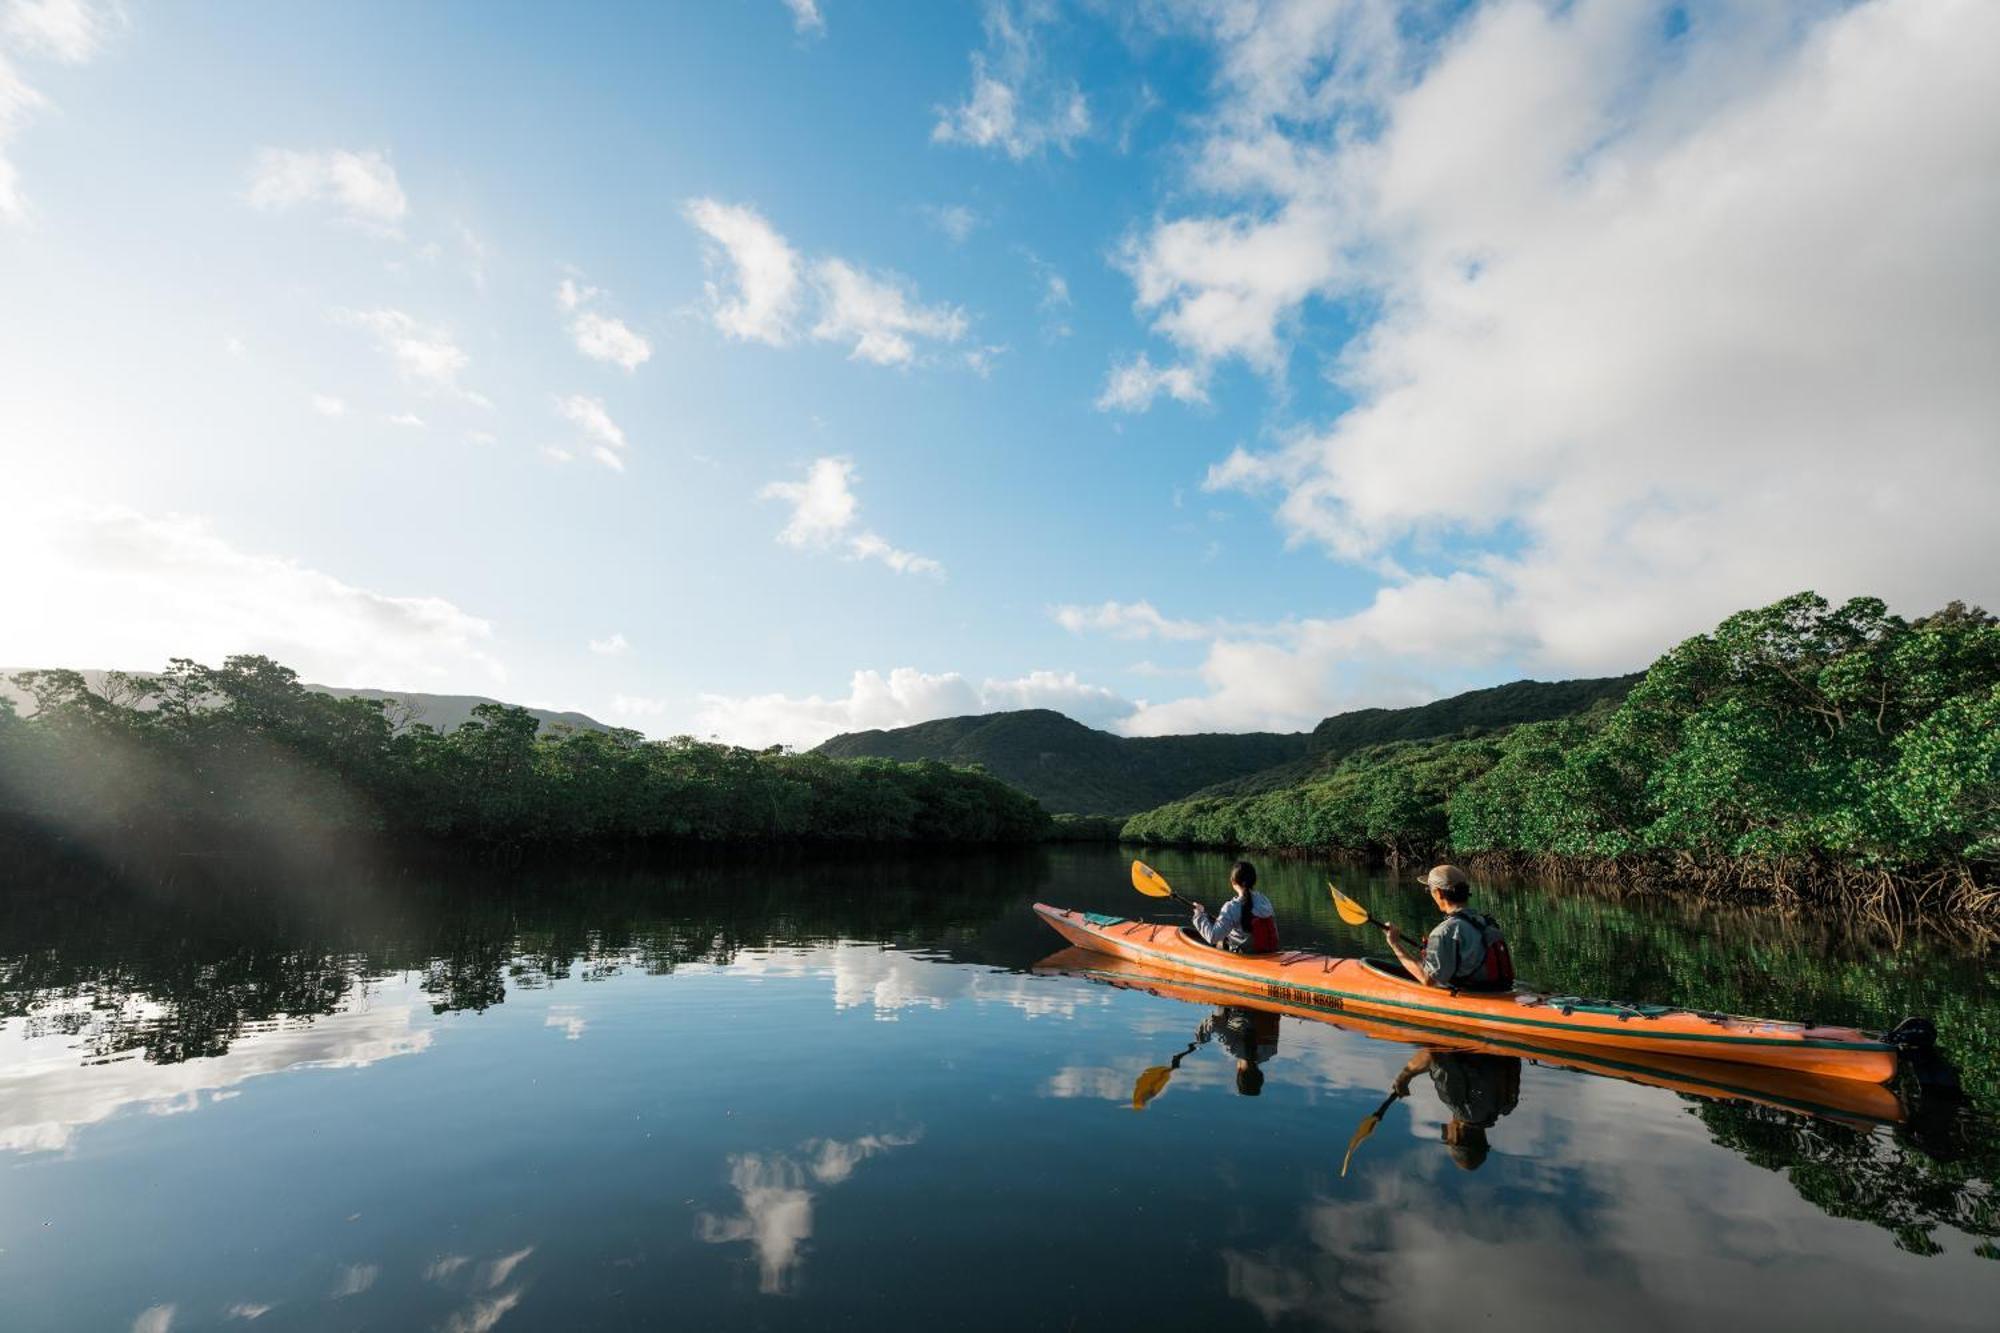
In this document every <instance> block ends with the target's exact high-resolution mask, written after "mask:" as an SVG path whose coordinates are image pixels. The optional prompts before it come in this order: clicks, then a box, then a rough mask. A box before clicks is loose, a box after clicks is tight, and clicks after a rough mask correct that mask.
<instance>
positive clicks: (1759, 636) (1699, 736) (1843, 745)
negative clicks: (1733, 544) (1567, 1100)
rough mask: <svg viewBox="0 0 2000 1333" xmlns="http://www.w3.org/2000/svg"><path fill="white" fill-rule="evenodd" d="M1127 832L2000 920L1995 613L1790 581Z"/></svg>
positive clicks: (1872, 915)
mask: <svg viewBox="0 0 2000 1333" xmlns="http://www.w3.org/2000/svg"><path fill="white" fill-rule="evenodd" d="M1123 837H1124V839H1125V840H1126V841H1128V842H1137V843H1143V844H1156V845H1175V846H1200V847H1218V848H1254V849H1266V850H1273V851H1288V852H1310V853H1312V854H1315V855H1325V854H1334V855H1346V856H1351V857H1357V858H1363V859H1372V860H1382V861H1387V862H1407V861H1416V860H1422V859H1424V858H1426V857H1432V856H1441V857H1451V858H1453V859H1456V860H1459V861H1463V862H1468V863H1471V864H1473V865H1475V866H1478V867H1480V868H1482V869H1486V870H1489V871H1498V870H1504V871H1506V872H1508V873H1513V874H1527V875H1533V876H1538V877H1543V878H1556V879H1577V880H1590V881H1595V882H1600V883H1606V882H1608V883H1613V884H1619V885H1624V886H1629V887H1637V888H1647V889H1666V890H1672V891H1677V892H1691V893H1696V894H1700V895H1704V896H1710V897H1749V898H1758V899H1764V900H1768V901H1775V902H1778V903H1781V904H1787V905H1812V906H1815V907H1824V908H1828V909H1831V910H1835V911H1839V912H1842V913H1844V914H1851V915H1856V916H1860V917H1864V918H1869V919H1872V920H1875V921H1878V922H1881V923H1884V924H1889V925H1897V924H1900V923H1901V922H1902V921H1904V920H1905V919H1910V918H1916V917H1924V918H1927V919H1942V920H1945V921H1947V922H1948V923H1950V924H1953V925H1956V926H1957V927H1959V928H1961V929H1964V930H1967V931H1969V932H1970V933H1973V934H1977V935H1987V936H1990V935H1993V934H2000V623H1996V620H1995V618H1994V617H1993V616H1990V615H1988V614H1987V613H1986V612H1984V611H1983V610H1980V609H1979V608H1976V607H1971V608H1968V607H1966V606H1965V605H1964V604H1962V603H1959V602H1953V603H1952V604H1950V605H1949V606H1947V607H1945V608H1944V609H1943V610H1941V611H1938V612H1936V613H1935V614H1932V615H1928V616H1924V617H1922V618H1920V619H1917V620H1913V621H1905V620H1903V619H1902V618H1900V617H1898V616H1894V615H1891V614H1889V612H1888V610H1887V608H1886V606H1885V605H1884V604H1883V603H1882V602H1880V601H1878V600H1876V599H1874V598H1865V597H1863V598H1855V599H1853V600H1851V601H1849V602H1847V603H1845V604H1843V605H1840V606H1834V605H1831V604H1830V603H1828V602H1827V601H1826V600H1825V599H1824V598H1821V597H1819V596H1817V595H1816V594H1813V593H1800V594H1797V595H1795V596H1792V597H1788V598H1786V599H1784V600H1783V601H1780V602H1776V603H1774V604H1772V605H1771V606H1767V607H1764V608H1761V609H1759V610H1754V611H1744V612H1741V613H1739V614H1737V615H1734V616H1731V617H1730V618H1729V619H1727V620H1725V621H1723V622H1722V624H1721V625H1719V626H1718V627H1717V628H1716V629H1715V630H1713V631H1712V632H1710V633H1707V634H1700V635H1696V636H1695V637H1693V638H1691V639H1688V640H1687V641H1686V642H1684V643H1682V644H1681V645H1679V646H1678V647H1676V648H1675V649H1673V650H1672V651H1671V652H1669V653H1667V654H1666V655H1665V656H1663V657H1661V658H1660V659H1659V660H1658V661H1656V662H1655V663H1654V664H1653V665H1652V667H1651V668H1649V669H1648V670H1647V672H1646V673H1645V675H1644V677H1643V678H1642V679H1641V680H1640V681H1639V682H1638V684H1636V685H1635V686H1634V687H1633V688H1632V690H1631V692H1630V693H1629V694H1627V695H1626V696H1625V697H1624V699H1623V700H1622V701H1621V702H1619V703H1617V704H1615V705H1607V704H1600V705H1598V706H1596V707H1593V708H1592V709H1590V710H1588V711H1586V712H1584V713H1582V714H1580V715H1578V716H1576V717H1572V718H1565V719H1560V720H1556V721H1549V722H1529V723H1522V724H1520V725H1518V726H1514V727H1510V728H1507V729H1505V730H1503V731H1498V732H1494V733H1488V734H1480V735H1462V736H1456V737H1442V738H1438V739H1434V740H1427V741H1405V742H1399V743H1395V744H1390V745H1382V746H1376V747H1373V748H1370V749H1366V750H1360V751H1356V752H1354V753H1352V754H1349V755H1347V756H1345V757H1344V758H1343V759H1341V760H1340V762H1339V763H1337V764H1336V765H1334V766H1333V767H1331V768H1330V769H1329V770H1327V771H1325V772H1322V773H1318V774H1315V775H1313V776H1312V777H1310V778H1308V779H1306V780H1305V781H1302V782H1300V783H1298V784H1297V785H1294V786H1289V787H1284V788H1280V789H1278V790H1273V791H1265V792H1260V793H1255V794H1249V795H1241V796H1196V797H1192V798H1189V799H1186V800H1182V801H1175V802H1171V803H1169V804H1167V805H1163V806H1160V807H1158V808H1157V809H1154V810H1149V811H1146V812H1144V813H1142V814H1138V815H1135V816H1133V817H1132V818H1131V819H1130V820H1128V821H1126V823H1125V826H1124V829H1123Z"/></svg>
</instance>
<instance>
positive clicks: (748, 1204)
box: [695, 1129, 922, 1296]
mask: <svg viewBox="0 0 2000 1333" xmlns="http://www.w3.org/2000/svg"><path fill="white" fill-rule="evenodd" d="M921 1133H922V1130H921V1129H919V1130H917V1131H916V1132H914V1133H911V1134H909V1135H896V1134H870V1135H867V1136H865V1137H863V1138H859V1139H851V1140H846V1141H836V1140H819V1139H815V1140H809V1141H808V1142H806V1143H803V1144H801V1145H800V1146H799V1156H797V1157H794V1156H792V1155H791V1154H788V1153H736V1154H732V1155H731V1156H730V1158H729V1184H730V1188H732V1189H734V1190H735V1191H736V1195H737V1199H738V1207H739V1210H740V1211H738V1212H736V1213H734V1214H719V1213H712V1212H702V1213H699V1214H697V1215H696V1217H695V1236H696V1238H697V1239H699V1240H701V1241H703V1242H705V1243H707V1244H710V1245H728V1244H742V1243H746V1242H747V1243H748V1244H749V1245H750V1247H751V1251H752V1253H754V1254H755V1256H756V1259H757V1290H758V1291H760V1292H762V1293H764V1294H765V1295H767V1296H775V1295H779V1294H782V1293H783V1292H785V1291H787V1290H789V1289H790V1286H791V1282H792V1278H793V1274H794V1270H796V1269H797V1267H798V1265H799V1263H800V1261H801V1259H802V1258H803V1257H804V1256H803V1250H804V1247H805V1243H806V1241H808V1240H810V1239H811V1238H812V1231H813V1199H814V1197H815V1196H816V1195H817V1194H818V1193H820V1192H821V1191H822V1190H824V1189H826V1188H829V1187H831V1186H834V1185H838V1184H840V1183H841V1182H843V1181H845V1180H847V1179H848V1178H849V1177H850V1176H852V1175H853V1174H854V1169H855V1168H856V1167H857V1166H859V1165H860V1164H861V1163H862V1162H865V1161H867V1160H868V1159H869V1158H871V1157H874V1156H877V1155H879V1154H881V1153H885V1152H888V1151H889V1150H890V1149H892V1148H905V1147H908V1146H909V1145H911V1144H913V1143H915V1142H916V1141H917V1138H918V1136H919V1135H920V1134H921Z"/></svg>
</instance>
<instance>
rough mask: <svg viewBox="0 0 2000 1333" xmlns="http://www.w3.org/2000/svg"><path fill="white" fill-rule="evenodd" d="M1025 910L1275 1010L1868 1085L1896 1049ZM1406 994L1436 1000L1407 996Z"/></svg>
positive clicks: (1886, 1069) (1837, 1033)
mask: <svg viewBox="0 0 2000 1333" xmlns="http://www.w3.org/2000/svg"><path fill="white" fill-rule="evenodd" d="M1035 911H1036V913H1037V914H1038V915H1039V916H1041V917H1042V919H1043V920H1045V921H1047V922H1048V923H1049V925H1050V926H1051V927H1053V928H1054V929H1055V931H1056V932H1057V933H1058V934H1060V935H1062V936H1063V938H1065V939H1067V940H1069V942H1070V943H1072V944H1076V945H1079V946H1081V947H1083V948H1094V949H1097V950H1098V951H1100V952H1105V953H1110V954H1112V955H1114V956H1118V957H1124V958H1131V959H1135V960H1138V961H1142V962H1146V963H1150V964H1153V965H1156V966H1160V967H1165V968H1168V969H1170V970H1173V971H1178V972H1186V973H1193V974H1195V975H1198V976H1207V977H1217V978H1226V979H1229V980H1231V981H1233V982H1235V983H1237V984H1238V985H1241V984H1244V983H1249V984H1252V985H1257V986H1261V987H1263V988H1264V990H1265V993H1266V997H1267V998H1269V999H1274V1000H1278V1001H1280V1002H1281V1003H1297V1004H1301V1005H1304V1006H1306V1007H1310V1008H1321V1009H1333V1010H1348V1009H1359V1010H1363V1011H1375V1012H1378V1013H1384V1012H1386V1013H1389V1014H1395V1015H1410V1014H1420V1015H1427V1016H1431V1017H1434V1018H1437V1019H1439V1020H1443V1021H1449V1022H1452V1023H1456V1024H1459V1025H1464V1026H1471V1027H1479V1028H1500V1029H1503V1030H1510V1031H1526V1032H1533V1033H1537V1034H1540V1035H1542V1036H1543V1037H1545V1038H1546V1039H1548V1040H1552V1041H1561V1042H1564V1043H1569V1044H1585V1045H1591V1046H1606V1045H1610V1046H1619V1047H1624V1048H1627V1049H1634V1050H1651V1051H1658V1052H1663V1053H1679V1054H1683V1055H1689V1056H1694V1057H1697V1058H1706V1059H1722V1060H1733V1061H1739V1062H1742V1063H1747V1064H1761V1065H1770V1066H1773V1067H1782V1068H1789V1069H1796V1070H1801V1071H1805V1072H1809V1073H1821V1074H1828V1075H1833V1076H1836V1077H1842V1078H1854V1079H1862V1080H1865V1081H1867V1082H1871V1083H1884V1082H1887V1081H1888V1080H1889V1079H1890V1078H1891V1077H1893V1076H1894V1075H1895V1072H1896V1047H1895V1046H1894V1045H1892V1044H1890V1043H1889V1042H1887V1041H1884V1040H1882V1039H1880V1038H1879V1037H1875V1036H1872V1035H1870V1034H1868V1033H1865V1032H1861V1031H1859V1030H1857V1029H1854V1028H1837V1027H1807V1026H1806V1025H1804V1024H1801V1023H1787V1022H1781V1021H1778V1020H1774V1019H1763V1018H1747V1017H1741V1016H1737V1015H1728V1014H1714V1013H1708V1012H1699V1011H1695V1010H1688V1009H1675V1008H1668V1007H1665V1006H1659V1005H1625V1004H1618V1003H1614V1002H1607V1001H1591V1000H1585V999H1582V998H1581V997H1577V996H1551V995H1546V994H1543V993H1540V992H1536V991H1530V990H1524V989H1521V988H1519V987H1517V988H1516V989H1515V990H1513V991H1511V992H1504V993H1501V994H1498V995H1494V994H1488V993H1475V992H1458V993H1451V994H1449V998H1448V999H1447V998H1446V994H1447V993H1444V992H1439V991H1437V990H1435V989H1433V988H1428V987H1419V986H1418V985H1417V983H1416V982H1414V981H1412V980H1409V979H1408V978H1405V977H1401V976H1399V975H1397V974H1396V973H1394V972H1391V971H1390V970H1389V969H1388V968H1386V967H1384V966H1383V965H1381V964H1379V963H1374V962H1372V961H1371V960H1366V959H1354V958H1334V957H1330V956H1328V955H1324V954H1315V953H1307V952H1289V953H1280V954H1271V955H1264V956H1256V955H1242V954H1230V953H1225V952H1223V951H1221V950H1219V949H1215V948H1212V947H1210V946H1208V945H1205V944H1202V943H1200V942H1198V941H1196V940H1194V939H1193V938H1192V937H1191V936H1189V935H1188V934H1187V933H1186V932H1185V931H1184V930H1182V929H1181V928H1180V927H1177V926H1168V925H1156V924H1152V923H1149V922H1144V921H1131V920H1128V919H1126V918H1122V917H1118V918H1110V919H1108V920H1106V919H1105V918H1104V917H1103V914H1101V913H1090V914H1088V915H1086V914H1085V913H1081V912H1074V911H1070V910H1068V909H1066V908H1060V907H1052V906H1049V905H1048V904H1045V903H1037V904H1035ZM1091 917H1096V918H1098V919H1097V920H1092V919H1090V918H1091ZM1315 964H1317V966H1315ZM1328 983H1337V984H1328ZM1418 995H1423V996H1426V997H1433V996H1434V997H1437V998H1436V1000H1419V999H1417V998H1415V997H1416V996H1418ZM1524 1009H1525V1010H1530V1011H1533V1010H1536V1009H1539V1010H1541V1011H1542V1012H1543V1013H1548V1012H1550V1011H1554V1012H1555V1013H1557V1014H1560V1015H1561V1018H1560V1019H1558V1018H1554V1017H1547V1018H1545V1017H1541V1016H1539V1015H1538V1014H1535V1013H1533V1012H1528V1013H1523V1012H1521V1011H1522V1010H1524ZM1634 1019H1637V1020H1640V1021H1637V1022H1635V1021H1633V1020H1634ZM1717 1029H1726V1030H1722V1031H1718V1030H1717Z"/></svg>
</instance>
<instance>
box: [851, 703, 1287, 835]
mask: <svg viewBox="0 0 2000 1333" xmlns="http://www.w3.org/2000/svg"><path fill="white" fill-rule="evenodd" d="M1306 744H1307V737H1306V736H1305V735H1304V734H1303V733H1295V734H1292V735H1279V734H1277V733H1275V732H1268V731H1253V732H1245V733H1243V734H1240V735H1202V736H1144V737H1126V736H1113V735H1111V734H1110V733H1109V732H1104V731H1097V730H1094V729H1092V728H1090V727H1086V726H1084V725H1083V724H1082V723H1081V722H1078V721H1075V720H1074V719H1071V718H1068V717H1065V716H1063V715H1062V714H1061V713H1057V712H1053V711H1051V710H1049V709H1046V708H1029V709H1023V710H1020V711H1018V712H1011V713H986V714H982V715H979V716H973V717H947V718H940V719H938V720H937V721H935V722H920V723H918V724H917V725H916V726H913V727H897V728H896V729H895V730H893V731H853V732H848V733H846V734H845V735H840V736H835V737H834V738H833V739H832V740H830V741H828V742H826V743H825V744H824V745H822V746H820V747H819V750H818V753H820V754H826V755H832V756H833V757H835V758H839V759H859V758H864V757H865V758H876V759H901V760H905V761H910V760H917V759H941V760H943V761H945V762H946V763H949V764H978V765H980V766H981V767H983V768H984V769H985V770H986V771H987V772H989V773H991V774H992V775H993V776H994V777H996V778H999V779H1000V780H1001V781H1003V782H1007V783H1011V784H1012V785H1013V786H1016V787H1019V788H1020V789H1021V790H1022V791H1025V792H1027V793H1028V794H1029V795H1031V796H1034V797H1035V798H1036V799H1038V800H1040V801H1041V803H1042V804H1043V805H1045V806H1047V807H1048V808H1049V809H1050V810H1053V811H1056V812H1059V813H1066V814H1084V815H1129V814H1132V813H1134V812H1136V811H1139V810H1149V809H1151V808H1152V807H1154V806H1156V805H1161V804H1164V803H1165V802H1167V801H1171V800H1174V799H1176V798H1177V797H1181V796H1185V795H1187V794H1188V793H1189V792H1191V791H1194V790H1196V789H1197V788H1200V787H1205V786H1207V785H1209V784H1210V783H1213V782H1220V781H1222V780H1224V779H1225V778H1232V777H1240V776H1242V775H1244V774H1246V773H1254V772H1257V771H1258V770H1260V769H1265V768H1270V767H1271V766H1273V765H1275V764H1282V763H1284V762H1286V761H1287V760H1291V759H1297V758H1299V757H1301V756H1303V755H1304V754H1305V753H1306Z"/></svg>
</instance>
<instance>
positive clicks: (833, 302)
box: [812, 259, 966, 366]
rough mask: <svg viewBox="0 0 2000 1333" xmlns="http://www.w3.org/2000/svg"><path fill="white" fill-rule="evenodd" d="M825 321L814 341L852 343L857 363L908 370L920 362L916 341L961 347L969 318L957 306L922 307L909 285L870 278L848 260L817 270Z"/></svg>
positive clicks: (817, 325) (815, 329)
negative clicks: (904, 367) (958, 345)
mask: <svg viewBox="0 0 2000 1333" xmlns="http://www.w3.org/2000/svg"><path fill="white" fill-rule="evenodd" d="M813 285H814V287H815V289H816V290H817V292H818V295H819V303H820V305H819V310H820V313H819V320H818V322H817V323H815V324H814V325H813V330H812V335H813V337H815V338H818V339H820V340H821V341H823V342H838V343H851V344H852V347H851V349H850V351H849V353H848V355H849V356H850V357H852V358H853V359H855V360H857V361H872V362H874V363H875V364H876V365H878V366H906V365H908V364H910V362H911V361H912V360H913V359H914V358H915V356H916V347H915V345H914V344H913V343H912V342H911V339H913V338H921V339H927V340H932V341H938V342H957V341H958V340H959V339H960V338H962V337H964V336H965V329H966V319H965V312H964V311H962V310H959V309H956V308H955V307H952V306H943V305H938V306H925V305H920V304H918V303H917V301H916V299H915V293H914V292H912V291H911V290H910V288H909V285H908V284H907V283H904V282H901V281H899V280H897V279H894V278H884V277H877V276H875V275H873V274H869V273H864V272H863V271H861V270H860V269H858V268H856V267H854V266H853V265H852V264H849V263H848V262H847V261H846V260H844V259H823V260H821V261H819V262H818V263H817V264H815V265H813Z"/></svg>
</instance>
